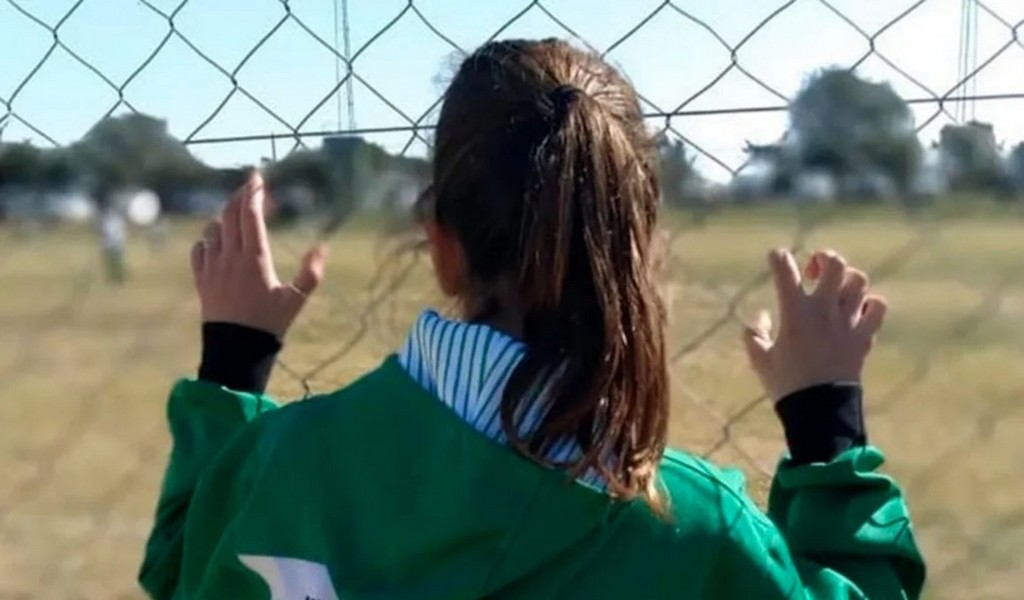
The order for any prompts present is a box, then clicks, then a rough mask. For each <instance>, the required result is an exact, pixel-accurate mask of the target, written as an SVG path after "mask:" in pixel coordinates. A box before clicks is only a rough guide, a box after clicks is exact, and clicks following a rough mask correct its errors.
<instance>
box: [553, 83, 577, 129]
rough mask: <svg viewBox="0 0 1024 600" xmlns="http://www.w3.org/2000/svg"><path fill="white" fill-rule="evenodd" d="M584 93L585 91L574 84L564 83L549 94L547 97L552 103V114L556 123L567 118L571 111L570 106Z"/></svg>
mask: <svg viewBox="0 0 1024 600" xmlns="http://www.w3.org/2000/svg"><path fill="white" fill-rule="evenodd" d="M582 95H583V91H582V90H580V88H578V87H576V86H574V85H568V84H562V85H559V86H558V87H556V88H554V89H552V90H551V91H550V92H548V94H547V99H548V101H549V102H550V103H551V108H552V111H551V112H552V116H553V117H554V121H555V122H556V123H561V122H562V121H564V120H565V116H566V115H567V114H568V113H569V108H571V107H572V105H573V104H574V103H575V102H576V101H577V100H578V99H579V97H580V96H582Z"/></svg>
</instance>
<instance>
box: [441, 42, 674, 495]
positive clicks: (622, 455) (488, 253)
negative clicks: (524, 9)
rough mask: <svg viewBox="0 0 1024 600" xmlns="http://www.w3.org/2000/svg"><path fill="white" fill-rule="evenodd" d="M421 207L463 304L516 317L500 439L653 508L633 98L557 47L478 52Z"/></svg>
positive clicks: (659, 424) (641, 168)
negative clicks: (444, 231)
mask: <svg viewBox="0 0 1024 600" xmlns="http://www.w3.org/2000/svg"><path fill="white" fill-rule="evenodd" d="M434 202H435V208H434V211H435V217H436V219H437V221H438V222H439V223H440V224H442V225H444V226H445V227H448V228H449V229H450V230H451V231H453V232H454V233H455V235H456V237H457V238H458V240H459V242H460V244H461V246H462V248H463V252H464V254H465V257H466V260H467V263H468V265H467V268H468V271H469V273H468V275H469V279H471V280H472V285H473V287H474V289H473V290H472V291H471V295H473V296H474V297H473V298H472V299H471V301H469V300H467V303H468V304H472V303H476V306H477V307H487V306H495V305H497V304H499V303H500V302H501V301H505V302H506V304H509V305H511V306H513V307H514V309H515V310H514V312H515V313H516V314H517V316H518V318H519V319H520V325H521V328H520V329H521V336H522V338H523V341H524V342H525V345H526V353H525V356H524V358H523V360H522V361H521V362H520V363H519V364H518V366H517V367H516V369H515V370H514V371H513V373H512V375H511V378H510V380H509V383H508V385H507V386H506V388H505V390H504V392H503V394H504V395H503V397H502V402H501V410H500V414H501V422H502V427H503V430H504V432H505V434H506V436H507V437H508V439H509V442H510V443H511V445H512V446H513V447H515V448H516V449H517V450H518V451H519V452H521V453H523V454H525V455H526V456H528V457H530V458H531V459H533V460H535V461H537V462H539V463H541V464H545V465H548V466H552V467H559V468H565V469H568V470H569V471H570V472H571V473H572V474H573V475H575V476H579V475H582V474H596V475H598V476H600V477H601V478H602V479H603V480H604V481H605V482H606V483H607V485H608V488H609V490H610V492H611V493H612V494H614V495H616V496H619V497H623V498H631V497H637V496H639V497H642V498H643V499H645V500H646V501H647V502H648V503H650V504H651V505H652V506H653V507H654V508H655V509H657V510H659V511H662V510H663V509H664V507H663V506H662V502H661V498H660V495H659V494H658V492H657V486H656V469H657V464H658V462H659V460H660V458H661V455H662V452H663V451H664V448H665V443H666V437H667V428H668V375H667V365H666V361H665V340H664V327H665V311H664V307H663V305H662V303H661V300H660V296H659V294H658V290H657V288H656V286H655V283H654V273H653V270H654V267H655V265H654V263H655V259H654V256H653V249H652V238H653V236H654V231H655V227H656V217H657V205H658V182H657V177H656V168H655V154H654V148H653V143H652V140H651V139H650V136H649V135H648V134H647V132H646V131H645V129H644V125H643V120H642V117H641V113H640V108H639V102H638V100H637V98H636V95H635V93H634V92H633V90H632V88H631V87H630V86H629V84H628V83H626V81H625V80H624V79H623V78H622V76H621V75H620V74H619V73H618V72H617V71H616V70H615V69H613V68H612V67H610V66H609V65H608V64H607V63H605V62H603V61H602V60H601V59H600V58H599V57H597V56H596V55H594V54H588V53H585V52H581V51H579V50H576V49H573V48H572V47H571V46H569V45H567V44H565V43H563V42H559V41H555V40H545V41H540V42H524V41H505V42H492V43H490V44H488V45H486V46H484V47H483V48H481V49H480V50H478V51H477V52H475V53H474V55H473V56H471V57H469V58H468V59H467V60H466V61H464V62H463V64H462V65H461V67H460V68H459V71H458V73H457V74H456V76H455V79H454V80H453V81H452V83H451V85H450V86H449V88H448V91H447V92H446V94H445V101H444V105H443V107H442V110H441V115H440V119H439V121H438V128H437V140H436V150H435V157H434ZM495 291H498V292H499V293H497V294H496V293H494V292H495ZM500 292H504V295H503V294H502V293H500ZM505 296H508V297H507V298H506V297H505ZM499 297H500V298H499ZM483 310H486V309H483ZM538 401H542V402H543V405H540V406H539V407H538V406H535V405H536V404H537V402H538ZM537 415H539V419H538V418H537ZM567 441H570V442H575V446H576V447H577V448H579V451H578V452H577V453H576V454H575V455H573V456H571V457H570V458H567V459H565V460H562V459H563V458H564V456H561V453H555V452H553V450H554V449H555V446H556V445H559V447H562V446H561V445H562V444H564V443H565V442H567ZM556 455H557V457H556V458H552V456H556ZM556 461H561V462H556Z"/></svg>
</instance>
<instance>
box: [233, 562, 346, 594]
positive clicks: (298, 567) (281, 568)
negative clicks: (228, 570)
mask: <svg viewBox="0 0 1024 600" xmlns="http://www.w3.org/2000/svg"><path fill="white" fill-rule="evenodd" d="M238 560H240V561H242V564H243V565H245V566H247V567H249V568H250V569H252V571H253V572H255V573H256V574H257V575H259V576H260V577H262V578H263V581H265V582H266V584H267V587H269V588H270V600H339V599H338V593H337V592H335V591H334V584H332V583H331V574H330V573H329V572H328V571H327V567H326V566H324V565H322V564H320V563H316V562H311V561H308V560H301V559H298V558H285V557H283V556H253V555H251V554H242V555H240V556H239V557H238Z"/></svg>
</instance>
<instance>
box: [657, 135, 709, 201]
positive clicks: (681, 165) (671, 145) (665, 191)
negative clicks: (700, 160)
mask: <svg viewBox="0 0 1024 600" xmlns="http://www.w3.org/2000/svg"><path fill="white" fill-rule="evenodd" d="M658 150H659V155H660V159H661V190H662V195H663V197H664V200H665V204H667V205H668V206H671V207H674V208H684V207H692V206H694V205H695V204H699V203H700V200H701V198H699V194H697V193H696V190H697V188H698V187H699V183H700V175H699V174H698V173H697V170H696V169H695V168H694V166H693V159H692V158H690V156H689V153H688V152H687V150H686V144H684V143H683V142H682V141H681V140H678V139H670V138H669V137H668V136H661V137H659V138H658Z"/></svg>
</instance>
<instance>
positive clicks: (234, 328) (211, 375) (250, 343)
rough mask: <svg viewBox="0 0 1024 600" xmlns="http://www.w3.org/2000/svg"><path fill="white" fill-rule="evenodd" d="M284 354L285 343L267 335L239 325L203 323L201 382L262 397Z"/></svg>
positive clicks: (269, 334)
mask: <svg viewBox="0 0 1024 600" xmlns="http://www.w3.org/2000/svg"><path fill="white" fill-rule="evenodd" d="M280 350H281V341H280V340H279V339H277V337H276V336H274V335H273V334H271V333H267V332H266V331H262V330H259V329H253V328H252V327H246V326H245V325H238V324H235V323H203V358H202V362H201V363H199V379H201V380H203V381H209V382H210V383H215V384H217V385H222V386H224V387H226V388H230V389H232V390H236V391H239V392H251V393H256V394H262V393H263V392H264V391H265V390H266V389H267V382H268V381H269V380H270V371H271V369H273V368H274V359H275V358H277V353H278V352H279V351H280Z"/></svg>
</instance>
